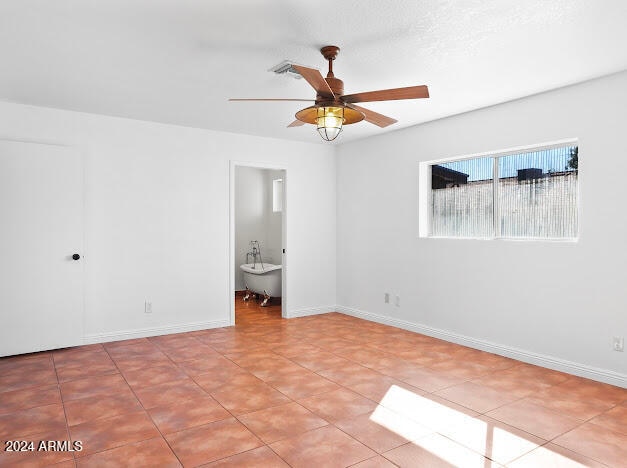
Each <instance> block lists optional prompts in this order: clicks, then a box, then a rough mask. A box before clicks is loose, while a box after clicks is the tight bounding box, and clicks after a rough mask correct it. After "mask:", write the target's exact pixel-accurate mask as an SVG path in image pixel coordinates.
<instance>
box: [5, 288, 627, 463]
mask: <svg viewBox="0 0 627 468" xmlns="http://www.w3.org/2000/svg"><path fill="white" fill-rule="evenodd" d="M0 439H2V440H3V441H4V440H33V441H39V440H75V441H77V440H80V441H82V443H83V450H82V451H80V452H35V453H33V452H13V453H8V452H5V451H2V452H0V466H11V465H15V466H49V465H54V466H56V467H58V468H64V467H73V466H79V467H83V466H132V467H141V466H146V467H158V466H164V467H169V466H172V467H175V466H181V465H183V466H186V467H188V466H189V467H192V466H234V467H242V466H260V467H274V466H276V467H285V466H294V467H312V466H317V467H332V466H338V467H344V466H357V467H389V466H411V467H439V466H447V467H449V466H463V467H475V466H476V467H488V466H503V465H506V466H511V467H516V468H518V467H542V466H559V467H568V466H573V467H575V466H615V467H624V466H627V390H626V389H623V388H618V387H613V386H610V385H605V384H601V383H598V382H594V381H590V380H586V379H582V378H579V377H574V376H571V375H568V374H563V373H560V372H556V371H552V370H548V369H544V368H541V367H536V366H532V365H529V364H524V363H521V362H518V361H514V360H511V359H507V358H504V357H500V356H496V355H493V354H488V353H484V352H481V351H477V350H473V349H470V348H465V347H463V346H458V345H455V344H451V343H447V342H444V341H441V340H437V339H434V338H430V337H427V336H424V335H418V334H415V333H410V332H407V331H404V330H399V329H396V328H392V327H387V326H384V325H380V324H376V323H371V322H367V321H364V320H359V319H356V318H353V317H349V316H346V315H341V314H337V313H330V314H325V315H319V316H312V317H305V318H299V319H292V320H282V319H281V317H280V311H279V308H278V307H276V306H274V307H268V308H264V309H262V308H259V307H258V306H257V305H256V304H255V303H254V302H251V303H243V302H241V301H239V300H238V301H237V326H236V327H233V328H222V329H216V330H204V331H198V332H191V333H181V334H176V335H166V336H160V337H154V338H148V339H135V340H128V341H119V342H114V343H106V344H104V345H90V346H82V347H78V348H72V349H64V350H58V351H53V352H45V353H36V354H32V355H24V356H16V357H10V358H2V359H0ZM4 445H5V444H4V442H3V448H4Z"/></svg>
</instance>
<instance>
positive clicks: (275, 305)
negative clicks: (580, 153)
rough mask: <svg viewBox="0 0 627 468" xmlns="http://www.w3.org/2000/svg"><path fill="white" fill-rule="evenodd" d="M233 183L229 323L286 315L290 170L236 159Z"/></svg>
mask: <svg viewBox="0 0 627 468" xmlns="http://www.w3.org/2000/svg"><path fill="white" fill-rule="evenodd" d="M230 179H231V180H230V187H231V197H230V224H231V229H230V281H229V284H230V287H229V300H230V309H231V310H230V323H231V325H235V323H236V321H237V323H238V324H241V323H243V322H244V321H245V322H247V323H250V322H251V321H254V320H255V319H256V318H263V317H265V318H269V317H271V316H274V317H277V318H279V317H285V316H286V311H287V298H286V296H287V295H286V279H287V274H286V271H287V269H286V253H285V252H286V250H285V245H286V231H287V228H286V226H287V223H286V219H287V196H286V195H287V190H286V189H287V170H286V169H285V168H284V167H277V166H276V165H273V164H263V163H249V162H241V163H240V162H234V161H232V162H231V177H230ZM240 318H243V319H244V320H243V321H242V320H239V319H240Z"/></svg>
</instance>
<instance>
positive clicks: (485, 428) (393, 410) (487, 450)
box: [370, 385, 546, 465]
mask: <svg viewBox="0 0 627 468" xmlns="http://www.w3.org/2000/svg"><path fill="white" fill-rule="evenodd" d="M379 405H380V406H379V407H377V409H376V410H375V411H374V412H373V413H372V415H371V417H370V419H371V420H372V421H374V422H376V423H377V424H380V425H382V426H384V427H385V428H386V429H388V430H390V431H392V432H394V433H396V434H398V435H400V436H402V437H404V438H405V439H407V440H409V441H412V443H413V444H414V445H416V446H418V447H420V448H422V449H424V450H426V451H428V452H430V453H431V454H433V455H435V456H437V457H438V458H440V459H441V460H443V461H445V462H447V463H451V464H454V465H455V464H457V463H459V462H460V460H463V459H464V457H466V458H467V457H469V456H470V455H469V454H468V453H467V452H466V450H467V449H471V450H472V451H474V452H473V453H479V454H483V455H485V456H486V457H488V458H490V459H491V460H494V461H496V462H498V463H503V464H505V463H509V462H511V461H513V460H515V459H517V458H519V457H521V456H522V455H524V454H526V453H528V452H531V451H532V450H534V449H537V448H538V447H539V446H540V445H542V444H544V443H545V442H546V441H544V440H542V439H540V438H538V437H535V436H533V435H531V434H527V433H526V432H523V431H521V430H518V429H516V428H513V427H510V426H507V425H506V424H503V423H501V422H499V421H496V420H493V419H490V418H487V417H482V416H479V415H477V414H476V413H473V412H472V411H470V410H468V413H469V414H466V413H464V411H463V410H460V409H455V408H452V407H449V406H447V405H446V404H443V403H439V402H437V401H434V400H432V399H430V398H428V397H425V396H421V395H417V394H415V393H413V392H411V391H409V390H406V389H404V388H402V387H399V386H396V385H392V386H391V387H390V388H389V390H388V391H387V392H386V394H385V396H384V397H383V398H382V399H381V401H380V402H379ZM451 406H453V403H451ZM434 432H437V433H439V435H440V436H444V437H445V438H447V440H449V439H450V440H451V441H455V442H456V444H450V443H448V442H446V441H444V440H442V439H441V438H440V437H435V436H436V434H433V433H434ZM428 433H431V434H432V435H430V436H427V435H428ZM458 444H460V449H459V450H458V449H457V446H458ZM461 446H463V447H464V448H463V449H462V448H461ZM471 458H472V456H471Z"/></svg>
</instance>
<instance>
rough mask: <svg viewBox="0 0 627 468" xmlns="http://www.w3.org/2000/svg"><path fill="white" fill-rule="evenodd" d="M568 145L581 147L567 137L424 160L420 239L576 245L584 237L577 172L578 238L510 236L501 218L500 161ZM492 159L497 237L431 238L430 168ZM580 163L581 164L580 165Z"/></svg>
mask: <svg viewBox="0 0 627 468" xmlns="http://www.w3.org/2000/svg"><path fill="white" fill-rule="evenodd" d="M565 146H577V147H579V146H581V145H580V144H579V139H578V138H568V139H564V140H557V141H553V142H549V143H539V144H533V145H525V146H517V147H513V148H507V149H501V150H495V151H485V152H481V153H474V154H466V155H463V156H451V157H445V158H438V159H434V160H430V161H421V162H420V163H419V170H418V175H419V177H418V192H419V194H418V195H419V196H418V237H419V238H424V239H454V240H496V241H514V242H562V243H577V242H579V239H580V237H581V171H580V170H579V169H580V168H578V171H577V181H578V183H577V236H576V237H507V236H502V235H501V226H500V224H501V223H500V222H498V220H499V219H500V218H499V214H500V212H499V206H500V201H499V199H498V198H499V197H498V195H499V163H498V161H499V158H501V157H504V156H511V155H516V154H523V153H529V152H532V151H544V150H550V149H555V148H561V147H565ZM486 157H491V158H492V159H493V161H492V193H493V196H494V197H493V202H492V209H493V217H494V235H493V236H489V237H461V236H434V235H432V226H433V211H432V209H431V207H432V203H433V197H432V194H433V191H432V189H431V166H433V165H436V164H442V163H449V162H455V161H464V160H468V159H478V158H486ZM580 163H581V161H579V164H580Z"/></svg>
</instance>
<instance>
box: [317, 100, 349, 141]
mask: <svg viewBox="0 0 627 468" xmlns="http://www.w3.org/2000/svg"><path fill="white" fill-rule="evenodd" d="M317 112H318V116H317V117H316V125H317V126H318V133H319V134H320V136H321V137H322V138H323V139H325V140H327V141H332V140H335V138H336V137H337V136H338V135H339V134H340V132H341V131H342V124H343V123H344V108H343V107H318V109H317Z"/></svg>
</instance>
